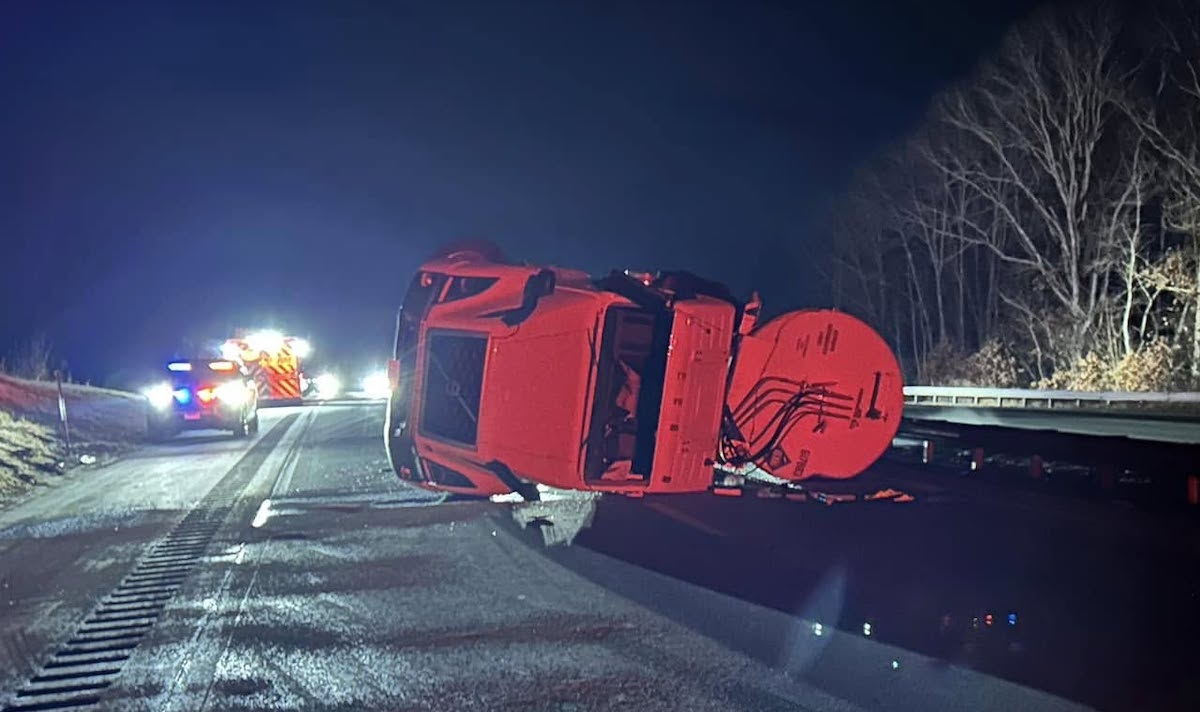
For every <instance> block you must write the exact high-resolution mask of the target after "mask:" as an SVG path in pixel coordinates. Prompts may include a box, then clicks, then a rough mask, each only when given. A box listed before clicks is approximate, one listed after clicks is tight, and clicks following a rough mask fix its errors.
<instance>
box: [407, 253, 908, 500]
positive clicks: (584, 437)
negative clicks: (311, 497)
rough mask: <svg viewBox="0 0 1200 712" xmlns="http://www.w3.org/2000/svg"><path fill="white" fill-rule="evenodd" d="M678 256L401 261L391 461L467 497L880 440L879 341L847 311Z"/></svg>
mask: <svg viewBox="0 0 1200 712" xmlns="http://www.w3.org/2000/svg"><path fill="white" fill-rule="evenodd" d="M759 308H760V304H759V302H758V300H757V299H753V300H751V301H750V302H749V303H742V302H739V301H738V300H737V299H735V298H734V297H732V296H731V294H730V293H729V290H728V289H727V288H726V287H724V286H723V285H721V284H718V283H715V282H711V281H708V280H705V279H702V278H700V277H697V276H695V275H692V274H689V273H685V272H660V273H645V272H629V271H614V272H613V273H611V274H609V275H607V276H604V277H601V278H593V277H591V276H589V275H587V274H586V273H584V272H580V271H577V270H569V269H561V268H557V267H537V266H529V265H517V264H509V263H507V262H505V261H504V259H503V257H502V256H501V255H500V254H499V250H497V249H496V248H494V247H493V246H490V245H482V246H465V247H460V248H449V249H447V250H445V251H443V252H442V253H440V254H439V255H438V256H436V257H435V258H434V259H431V260H429V261H428V262H426V263H425V264H424V265H422V267H421V269H420V270H419V271H418V273H417V274H416V275H415V276H414V277H413V280H412V283H411V284H410V286H409V288H408V292H407V293H406V294H405V297H404V301H403V304H402V306H401V308H400V311H399V314H398V316H397V324H396V338H395V350H394V358H393V360H392V361H391V362H390V363H389V377H390V386H391V390H392V392H391V396H390V398H389V401H388V409H387V425H386V433H385V443H386V446H387V451H388V455H389V458H390V460H391V463H392V467H393V469H394V470H395V471H396V473H397V474H398V475H399V476H400V477H401V478H402V479H404V480H407V481H410V482H413V483H416V484H417V485H420V486H422V487H426V488H429V489H435V490H443V491H447V492H451V493H456V494H466V495H481V496H486V495H497V494H506V493H511V492H517V493H519V494H521V495H522V496H524V497H526V498H527V499H535V498H537V496H538V489H537V487H538V485H545V486H548V487H553V488H561V489H572V490H591V491H600V492H610V493H619V494H626V495H633V496H640V495H643V494H653V493H682V492H702V491H706V490H710V491H716V492H718V493H724V492H722V491H721V490H722V489H723V488H729V487H734V488H740V487H741V486H742V485H744V484H746V483H747V482H748V481H761V482H766V483H768V484H771V485H773V486H786V485H787V484H788V483H792V482H795V481H798V480H802V479H806V478H809V477H813V476H824V477H833V478H846V477H852V476H854V475H856V474H858V473H859V472H861V471H862V470H864V469H865V468H866V467H868V466H869V465H870V464H871V463H872V462H874V461H875V460H876V459H877V458H878V457H879V456H880V455H881V454H882V453H883V451H884V450H885V449H886V448H887V447H888V446H889V445H890V444H891V441H892V438H893V437H894V435H895V433H896V430H897V428H898V426H899V422H900V416H901V410H902V408H903V392H902V391H903V383H902V379H901V374H900V368H899V365H898V364H897V362H896V359H895V356H894V355H893V354H892V352H891V350H890V349H889V348H888V346H887V345H886V343H885V342H884V341H883V339H882V338H880V337H879V335H878V334H876V333H875V332H874V331H873V330H871V328H870V327H868V326H867V325H865V324H864V323H862V322H861V321H859V320H857V319H855V318H853V317H851V316H849V315H846V314H843V313H840V312H836V311H828V310H825V311H799V312H791V313H788V314H785V315H783V316H781V317H779V318H776V319H774V320H772V321H771V322H769V323H767V324H765V325H763V326H761V327H758V326H757V324H756V322H757V317H758V313H759Z"/></svg>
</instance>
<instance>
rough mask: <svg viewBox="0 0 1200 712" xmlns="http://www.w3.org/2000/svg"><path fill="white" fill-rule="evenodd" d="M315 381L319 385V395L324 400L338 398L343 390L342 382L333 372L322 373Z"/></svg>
mask: <svg viewBox="0 0 1200 712" xmlns="http://www.w3.org/2000/svg"><path fill="white" fill-rule="evenodd" d="M313 382H314V383H315V384H316V386H317V397H318V398H321V399H322V400H329V399H331V398H337V395H338V393H340V392H341V390H342V382H341V381H340V380H338V377H337V376H335V375H333V374H332V373H322V374H321V375H320V376H317V377H316V379H315V380H314V381H313Z"/></svg>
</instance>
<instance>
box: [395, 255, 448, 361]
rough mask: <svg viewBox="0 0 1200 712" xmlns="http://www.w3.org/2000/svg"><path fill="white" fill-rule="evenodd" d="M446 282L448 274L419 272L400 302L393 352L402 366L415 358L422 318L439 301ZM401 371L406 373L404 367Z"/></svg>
mask: <svg viewBox="0 0 1200 712" xmlns="http://www.w3.org/2000/svg"><path fill="white" fill-rule="evenodd" d="M445 284H446V275H444V274H438V273H436V272H418V273H417V274H416V275H414V276H413V279H412V282H410V283H409V285H408V291H407V292H405V293H404V301H403V302H401V304H400V312H399V314H397V315H396V344H395V347H394V348H393V353H392V356H393V357H394V358H397V359H399V360H400V362H401V366H404V365H406V362H407V361H409V360H412V359H413V358H414V355H413V350H414V349H416V347H417V334H418V333H420V329H421V320H422V319H424V318H425V315H426V314H428V313H429V308H430V307H431V306H433V303H434V302H435V301H437V298H438V295H440V294H441V292H442V287H443V286H445ZM401 373H404V370H403V368H402V369H401Z"/></svg>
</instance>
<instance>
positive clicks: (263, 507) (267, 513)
mask: <svg viewBox="0 0 1200 712" xmlns="http://www.w3.org/2000/svg"><path fill="white" fill-rule="evenodd" d="M270 518H271V500H269V499H264V500H263V501H262V504H260V505H258V512H257V513H256V514H255V515H254V521H252V522H250V526H252V527H254V528H255V529H259V528H261V527H262V526H263V525H264V524H266V523H267V520H268V519H270Z"/></svg>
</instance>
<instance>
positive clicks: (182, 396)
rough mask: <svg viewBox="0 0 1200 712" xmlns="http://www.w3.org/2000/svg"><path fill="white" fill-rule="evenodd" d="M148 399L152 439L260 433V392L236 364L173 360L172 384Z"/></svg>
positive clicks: (151, 391) (169, 371)
mask: <svg viewBox="0 0 1200 712" xmlns="http://www.w3.org/2000/svg"><path fill="white" fill-rule="evenodd" d="M143 395H145V397H146V400H147V402H148V403H149V404H150V408H149V412H148V414H147V421H146V430H147V433H148V435H149V437H150V439H151V440H165V439H167V438H169V437H172V436H174V435H177V434H179V432H180V431H183V430H230V431H232V432H233V434H234V435H236V436H238V437H248V436H250V435H253V434H255V433H257V432H258V391H257V390H256V389H255V387H254V382H253V381H252V380H251V378H250V374H249V373H248V372H247V371H246V369H245V368H243V367H242V365H241V364H239V363H237V362H236V361H229V360H224V359H221V360H213V359H192V360H177V361H172V362H171V363H168V364H167V380H165V381H164V382H162V383H160V384H158V385H156V386H153V387H151V388H147V389H146V390H145V391H144V393H143Z"/></svg>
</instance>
